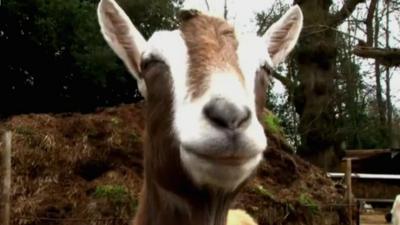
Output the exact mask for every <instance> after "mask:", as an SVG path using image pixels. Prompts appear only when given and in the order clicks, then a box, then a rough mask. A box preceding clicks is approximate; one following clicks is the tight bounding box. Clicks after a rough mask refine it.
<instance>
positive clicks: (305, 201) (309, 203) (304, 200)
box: [299, 193, 320, 214]
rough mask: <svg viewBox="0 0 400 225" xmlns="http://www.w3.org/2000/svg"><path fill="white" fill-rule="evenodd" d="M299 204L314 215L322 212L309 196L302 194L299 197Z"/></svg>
mask: <svg viewBox="0 0 400 225" xmlns="http://www.w3.org/2000/svg"><path fill="white" fill-rule="evenodd" d="M299 203H300V205H302V206H305V207H307V208H308V210H309V211H310V212H311V213H312V214H316V213H318V212H319V211H320V208H319V206H318V204H317V203H316V202H315V201H314V199H312V197H311V196H310V195H309V194H306V193H302V194H301V195H300V197H299Z"/></svg>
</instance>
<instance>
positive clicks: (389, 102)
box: [385, 1, 393, 147]
mask: <svg viewBox="0 0 400 225" xmlns="http://www.w3.org/2000/svg"><path fill="white" fill-rule="evenodd" d="M389 4H390V1H386V29H385V36H386V48H387V49H389V48H390V44H389V35H390V32H389V14H390V10H389V8H390V7H389ZM385 78H386V79H385V81H386V118H387V129H388V133H389V136H388V138H389V140H388V143H389V144H390V146H392V145H393V143H392V139H393V131H392V114H393V112H392V111H393V109H392V97H391V96H390V68H389V67H388V66H387V67H386V77H385ZM392 147H393V146H392Z"/></svg>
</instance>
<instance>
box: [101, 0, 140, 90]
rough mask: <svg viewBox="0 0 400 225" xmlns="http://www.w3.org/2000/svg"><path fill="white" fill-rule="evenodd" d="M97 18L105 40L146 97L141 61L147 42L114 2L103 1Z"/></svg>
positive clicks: (112, 0)
mask: <svg viewBox="0 0 400 225" xmlns="http://www.w3.org/2000/svg"><path fill="white" fill-rule="evenodd" d="M97 16H98V19H99V24H100V28H101V33H102V34H103V36H104V39H105V40H106V41H107V43H108V45H109V46H110V47H111V48H112V49H113V50H114V52H115V53H116V54H117V55H118V57H119V58H121V59H122V61H123V62H124V64H125V66H126V67H127V68H128V70H129V72H130V73H131V74H132V75H133V76H134V77H135V79H136V81H137V83H138V87H139V91H140V92H141V94H142V95H143V96H144V97H145V96H146V86H145V83H144V81H143V79H142V78H141V77H140V63H141V62H140V60H141V55H142V53H143V51H144V50H145V48H146V43H147V42H146V40H145V39H144V38H143V36H142V35H141V34H140V32H139V31H138V30H137V29H136V27H135V26H134V25H133V24H132V22H131V20H130V19H129V17H128V16H127V15H126V14H125V12H124V11H123V10H122V9H121V7H120V6H119V5H118V4H117V3H116V2H115V1H114V0H101V1H100V3H99V6H98V8H97Z"/></svg>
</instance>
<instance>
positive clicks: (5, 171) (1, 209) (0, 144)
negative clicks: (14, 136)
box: [0, 131, 11, 225]
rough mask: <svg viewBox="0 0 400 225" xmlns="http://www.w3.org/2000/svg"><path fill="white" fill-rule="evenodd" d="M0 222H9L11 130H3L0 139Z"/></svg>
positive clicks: (7, 224)
mask: <svg viewBox="0 0 400 225" xmlns="http://www.w3.org/2000/svg"><path fill="white" fill-rule="evenodd" d="M0 174H2V177H0V179H1V180H0V181H1V185H2V186H1V187H2V188H1V189H2V192H1V193H0V224H4V225H9V224H10V191H11V132H10V131H5V132H4V133H3V134H2V137H1V141H0Z"/></svg>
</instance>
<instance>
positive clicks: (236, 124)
mask: <svg viewBox="0 0 400 225" xmlns="http://www.w3.org/2000/svg"><path fill="white" fill-rule="evenodd" d="M98 16H99V21H100V25H101V28H102V33H103V35H104V36H105V39H106V40H107V42H108V44H109V45H110V46H111V47H112V49H113V50H114V51H115V53H116V54H117V55H118V56H119V57H120V58H121V59H122V60H123V61H124V63H125V65H126V66H127V67H128V69H129V70H130V72H131V73H132V74H133V75H134V77H135V78H136V79H137V81H138V86H139V89H140V91H141V93H142V95H143V96H144V97H145V98H147V100H148V101H149V102H151V101H152V102H153V103H154V101H160V99H162V98H163V96H160V94H159V93H157V92H160V91H161V89H162V88H163V87H164V88H165V89H168V91H169V92H168V93H169V94H168V95H169V96H170V98H171V99H170V101H171V104H169V105H170V108H169V109H168V110H167V111H169V112H171V113H170V117H171V118H170V119H171V120H172V122H171V127H169V129H170V130H165V131H164V132H165V133H168V132H172V133H173V135H174V136H175V139H176V141H177V143H178V145H179V147H178V149H175V150H174V151H175V152H171V153H169V154H179V158H180V162H181V164H182V165H183V168H185V170H186V172H187V173H188V174H189V175H190V177H191V179H192V180H193V181H194V182H195V183H196V184H197V185H199V186H204V185H205V186H209V187H216V188H222V189H225V190H233V189H235V188H236V187H237V186H238V185H239V184H240V183H242V182H243V181H244V180H245V179H246V178H247V177H248V176H249V175H250V174H251V173H252V171H254V169H255V168H256V166H257V165H258V164H259V162H260V160H261V159H262V153H263V151H264V150H265V149H266V147H267V140H266V137H265V135H264V131H263V128H262V126H261V123H260V116H261V112H262V108H263V107H264V102H265V98H264V96H265V90H266V83H267V82H266V79H267V74H268V71H269V68H272V67H273V66H275V65H277V64H278V63H280V62H281V61H283V60H284V58H285V57H286V55H287V54H288V53H289V52H290V51H291V50H292V48H293V47H294V45H295V43H296V41H297V38H298V36H299V33H300V30H301V27H302V14H301V11H300V9H299V7H297V6H296V7H293V8H292V9H290V10H289V12H288V13H286V14H285V15H284V16H283V17H282V19H281V20H279V21H278V22H277V23H275V24H274V25H273V26H271V28H270V29H269V30H268V31H267V33H266V34H265V35H264V36H263V37H257V36H255V35H254V36H252V35H241V36H239V35H237V34H236V33H235V31H234V29H233V28H232V27H231V26H230V25H229V24H228V23H227V22H226V21H224V20H222V19H219V18H215V17H211V16H207V15H204V14H201V13H199V12H197V11H185V12H182V14H181V18H182V19H181V20H182V24H181V27H180V29H179V30H174V31H160V32H156V33H154V34H153V36H152V37H151V38H150V39H149V40H148V41H145V40H144V38H143V37H142V36H141V34H140V33H139V32H138V31H137V29H136V28H135V27H134V26H133V24H132V23H131V22H130V20H129V19H128V17H127V16H126V15H125V13H124V12H123V11H122V9H121V8H120V7H119V6H118V5H117V4H116V3H115V2H114V0H102V1H101V2H100V4H99V9H98ZM160 64H161V65H162V67H163V68H164V70H160V69H155V67H157V68H160ZM166 76H167V77H166ZM164 91H165V90H164ZM154 96H158V97H154ZM165 98H167V96H165ZM164 100H165V99H164ZM160 103H161V101H160V102H159V103H155V104H156V105H157V104H158V105H159V104H160ZM148 105H149V107H150V106H151V105H152V104H148ZM158 113H160V115H159V116H160V117H163V116H164V115H163V113H164V112H158ZM166 119H168V118H166ZM150 135H152V134H150Z"/></svg>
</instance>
